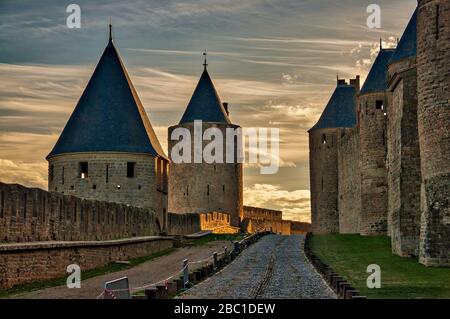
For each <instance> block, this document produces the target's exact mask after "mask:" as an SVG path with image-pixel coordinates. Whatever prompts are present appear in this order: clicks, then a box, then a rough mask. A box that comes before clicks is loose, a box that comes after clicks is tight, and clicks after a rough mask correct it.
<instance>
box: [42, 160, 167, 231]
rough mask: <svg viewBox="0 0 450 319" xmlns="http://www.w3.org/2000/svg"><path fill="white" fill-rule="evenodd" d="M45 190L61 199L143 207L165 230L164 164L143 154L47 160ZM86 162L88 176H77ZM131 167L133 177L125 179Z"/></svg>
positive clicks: (165, 185)
mask: <svg viewBox="0 0 450 319" xmlns="http://www.w3.org/2000/svg"><path fill="white" fill-rule="evenodd" d="M48 161H49V179H48V180H49V183H48V190H49V191H50V192H56V193H60V194H65V195H73V196H76V197H80V198H84V199H90V200H101V201H107V202H115V203H121V204H127V205H131V206H134V207H147V208H150V209H152V210H153V211H154V213H155V214H157V216H158V219H159V221H160V223H161V227H162V228H163V229H165V226H166V218H167V217H166V212H167V187H168V186H167V180H168V176H167V169H168V168H167V161H165V160H162V159H160V158H155V157H153V156H150V155H146V154H132V153H106V152H105V153H75V154H61V155H57V156H54V157H51V158H49V159H48ZM82 162H87V164H88V174H87V176H86V177H85V178H81V175H80V163H82ZM128 162H132V163H135V169H134V176H133V177H127V163H128Z"/></svg>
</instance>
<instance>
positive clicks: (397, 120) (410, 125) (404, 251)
mask: <svg viewBox="0 0 450 319" xmlns="http://www.w3.org/2000/svg"><path fill="white" fill-rule="evenodd" d="M388 77H389V88H388V100H389V107H388V110H387V112H388V118H389V121H388V129H387V134H388V152H387V162H388V166H389V170H388V177H387V180H388V188H389V196H388V221H389V226H390V227H389V234H390V236H391V243H392V252H393V253H394V254H397V255H400V256H417V255H418V249H419V232H420V227H419V225H420V183H421V177H420V176H421V171H420V150H419V134H418V128H417V69H416V58H415V57H407V58H405V59H403V60H400V61H398V62H395V63H391V64H390V65H389V69H388Z"/></svg>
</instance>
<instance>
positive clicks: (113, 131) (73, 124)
mask: <svg viewBox="0 0 450 319" xmlns="http://www.w3.org/2000/svg"><path fill="white" fill-rule="evenodd" d="M47 160H48V163H49V169H48V189H49V191H51V192H58V193H63V194H66V195H74V196H77V197H80V198H86V199H91V200H101V201H108V202H117V203H123V204H128V205H131V206H136V207H146V208H149V209H151V210H152V211H154V212H155V214H156V216H157V218H158V222H159V224H160V228H161V230H164V229H165V227H166V221H167V218H166V216H167V191H168V185H167V181H168V178H167V171H168V158H167V157H166V155H165V154H164V151H163V150H162V148H161V146H160V144H159V142H158V139H157V137H156V134H155V132H154V131H153V128H152V126H151V124H150V120H149V119H148V117H147V115H146V113H145V110H144V108H143V106H142V103H141V101H140V100H139V97H138V95H137V93H136V90H135V89H134V87H133V84H132V83H131V80H130V77H129V76H128V73H127V71H126V69H125V67H124V65H123V63H122V61H121V59H120V57H119V55H118V53H117V51H116V48H115V47H114V44H113V41H112V38H111V33H110V38H109V42H108V45H107V47H106V48H105V50H104V52H103V55H102V57H101V58H100V61H99V63H98V64H97V66H96V68H95V71H94V73H93V75H92V77H91V79H90V80H89V83H88V85H87V87H86V89H85V90H84V92H83V94H82V96H81V98H80V100H79V101H78V104H77V106H76V107H75V110H74V111H73V113H72V115H71V116H70V118H69V121H68V122H67V124H66V126H65V127H64V130H63V132H62V133H61V135H60V137H59V139H58V141H57V142H56V144H55V146H54V148H53V150H52V151H51V152H50V154H49V155H48V156H47Z"/></svg>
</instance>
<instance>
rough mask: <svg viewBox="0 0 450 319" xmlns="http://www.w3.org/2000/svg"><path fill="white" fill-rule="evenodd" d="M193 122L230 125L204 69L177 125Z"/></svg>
mask: <svg viewBox="0 0 450 319" xmlns="http://www.w3.org/2000/svg"><path fill="white" fill-rule="evenodd" d="M195 120H202V121H203V122H213V123H230V119H229V117H228V115H227V113H226V111H225V109H224V107H223V105H222V102H221V101H220V98H219V95H218V94H217V91H216V89H215V87H214V84H213V83H212V80H211V77H210V76H209V74H208V71H207V70H206V68H205V70H204V71H203V74H202V76H201V77H200V80H199V81H198V84H197V87H196V88H195V91H194V94H193V95H192V97H191V100H190V101H189V104H188V106H187V108H186V110H185V111H184V114H183V117H182V118H181V120H180V123H179V124H184V123H190V122H193V121H195Z"/></svg>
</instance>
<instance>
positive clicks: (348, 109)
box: [309, 84, 356, 132]
mask: <svg viewBox="0 0 450 319" xmlns="http://www.w3.org/2000/svg"><path fill="white" fill-rule="evenodd" d="M355 94H356V90H355V87H354V86H352V85H348V84H338V86H337V87H336V89H335V90H334V93H333V95H332V96H331V98H330V101H329V102H328V104H327V106H326V107H325V110H324V111H323V112H322V115H321V116H320V118H319V121H318V122H317V123H316V125H314V126H313V127H312V128H310V129H309V132H311V131H313V130H317V129H323V128H338V127H354V126H355V125H356V115H355Z"/></svg>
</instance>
